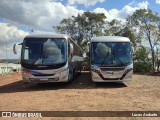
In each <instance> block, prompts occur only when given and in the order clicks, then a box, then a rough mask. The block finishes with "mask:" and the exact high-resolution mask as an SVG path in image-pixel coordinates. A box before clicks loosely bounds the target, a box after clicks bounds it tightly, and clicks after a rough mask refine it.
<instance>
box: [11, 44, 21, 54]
mask: <svg viewBox="0 0 160 120" xmlns="http://www.w3.org/2000/svg"><path fill="white" fill-rule="evenodd" d="M17 45H22V43H16V44H14V45H13V53H14V54H17V50H16V46H17Z"/></svg>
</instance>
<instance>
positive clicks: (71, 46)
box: [69, 44, 74, 54]
mask: <svg viewBox="0 0 160 120" xmlns="http://www.w3.org/2000/svg"><path fill="white" fill-rule="evenodd" d="M69 46H70V54H73V50H74V49H73V45H72V44H69Z"/></svg>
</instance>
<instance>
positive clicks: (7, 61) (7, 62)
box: [6, 42, 8, 73]
mask: <svg viewBox="0 0 160 120" xmlns="http://www.w3.org/2000/svg"><path fill="white" fill-rule="evenodd" d="M6 61H7V73H8V54H7V42H6Z"/></svg>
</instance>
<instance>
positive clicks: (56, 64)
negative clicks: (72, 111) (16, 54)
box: [21, 34, 81, 83]
mask: <svg viewBox="0 0 160 120" xmlns="http://www.w3.org/2000/svg"><path fill="white" fill-rule="evenodd" d="M68 39H69V36H67V35H61V34H60V35H30V36H27V37H25V38H24V40H23V43H22V50H21V66H22V77H23V80H24V82H25V83H32V82H35V83H43V82H68V81H70V80H73V78H74V74H75V73H74V70H75V69H78V70H79V69H81V68H80V64H79V66H78V67H79V68H78V67H77V66H76V65H75V64H74V62H77V61H73V60H71V59H72V58H71V59H69V57H70V56H74V54H73V51H74V48H73V45H72V44H70V43H69V42H68V41H69V40H68ZM68 49H70V50H68ZM79 62H81V61H79ZM78 70H77V71H78ZM79 71H80V70H79Z"/></svg>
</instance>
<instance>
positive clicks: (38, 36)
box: [26, 33, 70, 38]
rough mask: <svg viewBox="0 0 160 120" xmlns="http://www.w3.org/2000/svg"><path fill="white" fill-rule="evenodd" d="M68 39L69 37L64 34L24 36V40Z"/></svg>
mask: <svg viewBox="0 0 160 120" xmlns="http://www.w3.org/2000/svg"><path fill="white" fill-rule="evenodd" d="M46 37H47V38H68V37H70V36H69V35H65V34H48V33H47V34H46V33H45V34H30V35H28V36H26V38H46Z"/></svg>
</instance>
